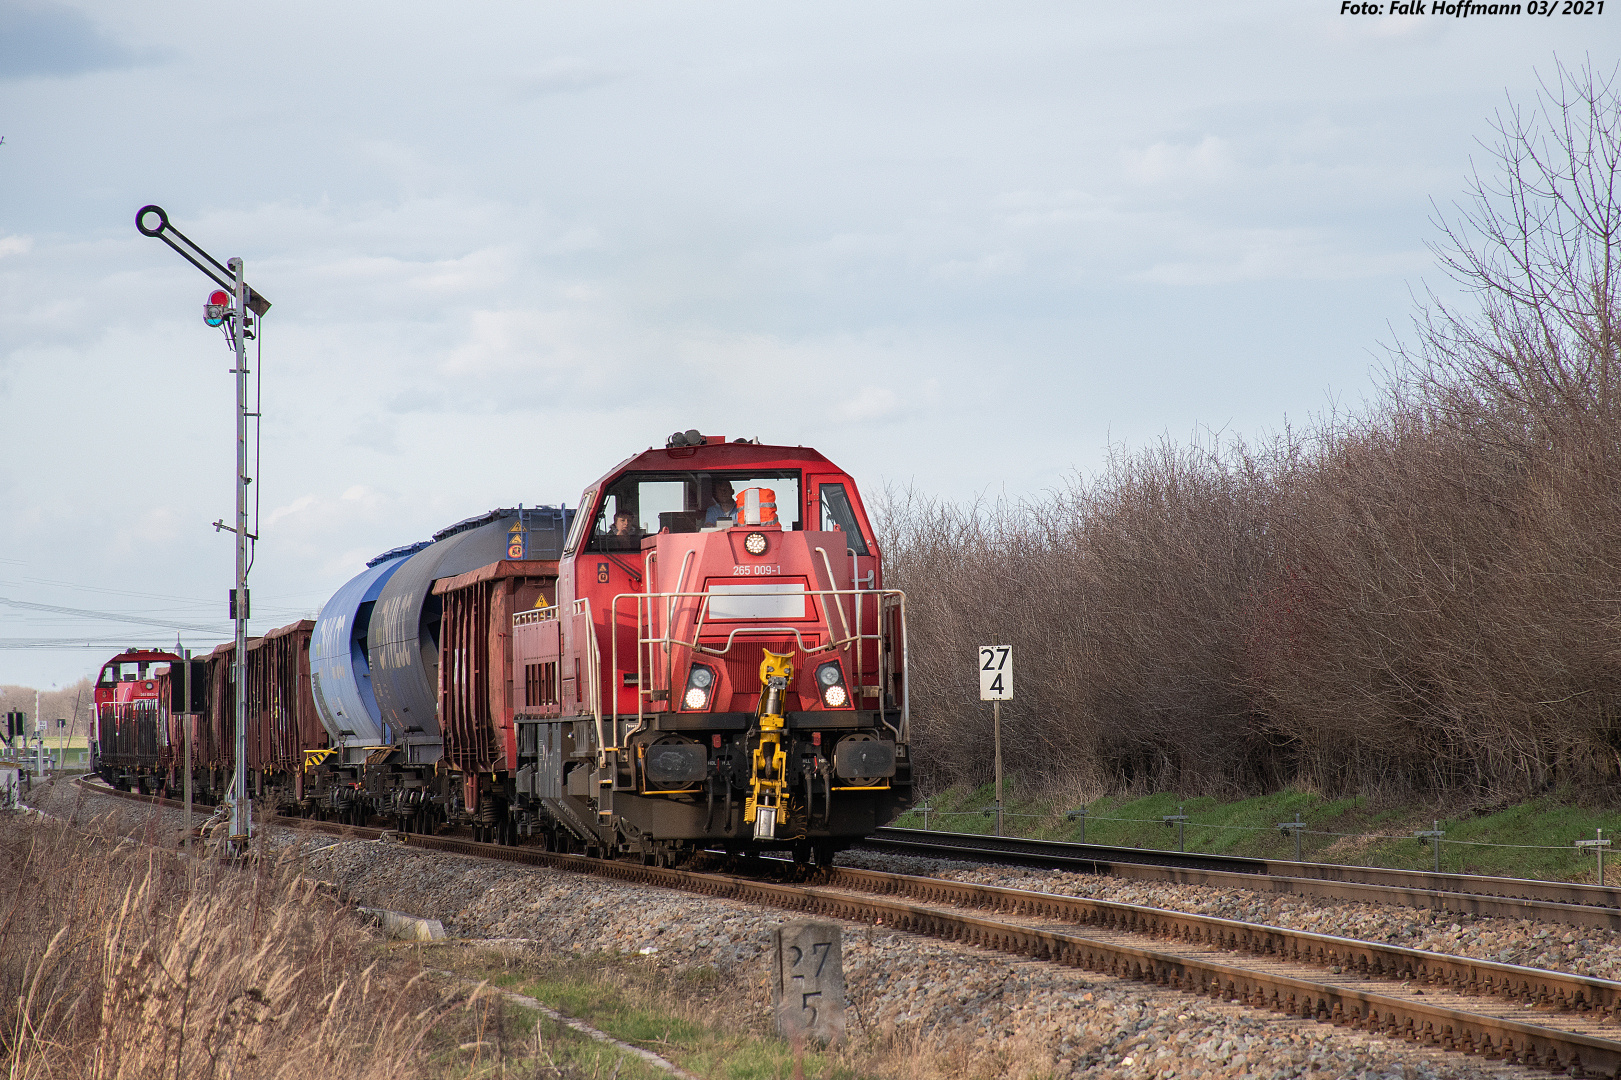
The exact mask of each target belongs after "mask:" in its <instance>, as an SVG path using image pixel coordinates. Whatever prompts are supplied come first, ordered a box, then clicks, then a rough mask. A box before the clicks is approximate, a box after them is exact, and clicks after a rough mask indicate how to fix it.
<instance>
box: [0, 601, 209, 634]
mask: <svg viewBox="0 0 1621 1080" xmlns="http://www.w3.org/2000/svg"><path fill="white" fill-rule="evenodd" d="M0 604H4V605H5V606H7V607H14V608H24V609H26V610H28V611H48V612H51V613H52V614H54V615H72V616H75V617H77V618H80V619H104V620H107V621H109V622H127V623H135V624H137V625H140V626H161V627H163V628H165V629H167V630H189V631H191V632H192V633H195V634H218V633H219V632H220V628H219V627H218V626H193V625H191V624H189V623H181V622H175V621H174V620H172V619H149V618H147V617H145V616H143V615H125V614H123V613H121V612H116V611H86V610H85V609H83V608H70V607H61V606H59V605H57V604H34V603H30V602H29V601H27V600H9V599H7V598H6V597H3V596H0Z"/></svg>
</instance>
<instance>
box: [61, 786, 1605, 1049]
mask: <svg viewBox="0 0 1621 1080" xmlns="http://www.w3.org/2000/svg"><path fill="white" fill-rule="evenodd" d="M33 801H34V802H35V804H36V805H38V806H40V807H41V808H42V809H45V810H46V811H48V812H50V813H53V814H56V815H58V816H68V815H69V814H73V813H75V811H77V814H78V816H79V818H80V819H81V820H83V819H85V818H87V817H88V816H90V815H91V813H94V812H104V810H103V808H104V807H106V806H107V805H108V804H110V805H111V807H112V808H113V810H114V811H115V812H122V813H128V812H129V811H130V810H135V811H137V812H138V813H143V814H150V815H151V817H150V820H151V821H152V822H153V823H154V824H153V825H152V827H151V831H150V832H149V833H148V835H149V836H152V837H153V838H155V839H159V838H162V837H164V836H167V837H170V838H172V837H173V836H174V835H176V834H177V833H178V830H179V825H180V812H179V811H174V810H167V809H160V810H157V811H155V812H153V811H146V810H143V809H142V808H139V807H134V806H133V804H130V803H128V802H123V801H116V800H109V799H106V798H105V797H103V796H89V797H86V798H85V799H84V800H83V803H82V805H79V803H80V800H79V798H78V795H77V792H76V790H75V789H73V788H72V787H70V786H69V785H67V784H65V783H59V784H55V785H50V786H45V787H41V788H38V789H36V793H35V796H34V800H33ZM308 846H309V848H310V852H309V855H308V858H309V860H310V869H311V873H312V874H313V875H315V876H317V877H320V878H323V879H326V880H330V881H332V882H335V883H337V884H338V885H340V886H341V887H342V888H343V889H344V890H345V892H346V893H347V895H348V896H349V897H351V898H352V900H353V902H354V903H356V904H362V905H367V906H372V907H382V908H389V909H392V910H396V911H402V912H405V913H407V914H411V915H416V916H419V917H422V918H437V919H439V920H441V921H442V922H443V923H444V926H445V929H446V930H447V931H448V932H449V933H450V934H451V935H452V936H453V937H459V938H466V939H479V940H484V941H490V940H496V941H503V942H508V943H522V944H523V945H524V946H525V947H528V948H535V949H539V950H542V951H545V952H552V953H556V954H565V955H574V956H593V955H601V954H621V955H630V956H638V957H643V958H645V959H644V960H641V961H639V962H644V963H650V964H655V965H657V966H659V967H661V968H664V969H666V970H668V971H671V972H681V971H684V970H692V969H701V968H709V969H712V970H714V971H715V972H718V973H719V974H720V975H721V976H722V977H723V978H724V979H725V980H726V981H727V982H728V983H730V984H731V985H733V986H735V987H736V988H737V992H738V993H739V994H749V995H753V996H754V997H755V998H756V999H757V1000H758V1002H759V1007H760V1009H761V1012H762V1015H763V1014H764V1013H765V1011H766V1009H767V1007H768V994H769V989H768V987H769V978H770V969H771V964H770V942H771V934H772V930H773V929H774V928H775V927H776V926H778V925H780V924H781V923H783V922H784V921H786V920H787V919H789V918H792V917H793V916H791V915H789V914H787V913H784V912H781V911H778V910H775V909H769V908H760V907H755V906H752V905H748V904H741V903H737V902H733V901H724V900H716V899H712V898H708V897H699V896H695V895H691V894H686V893H680V892H672V891H667V890H662V889H653V888H647V887H642V886H633V885H626V884H621V883H617V882H610V881H606V880H603V879H600V878H590V877H585V876H582V875H579V874H572V873H566V872H558V871H551V870H547V869H543V868H534V867H522V866H515V865H512V864H508V863H497V862H484V861H480V860H477V859H471V858H464V857H459V856H453V855H446V854H441V853H436V852H424V851H414V850H411V849H409V848H407V847H405V846H403V845H399V844H388V843H375V842H373V843H368V842H360V841H334V840H332V839H331V838H321V837H315V838H313V839H309V840H308ZM840 861H841V862H847V863H848V864H850V865H864V866H870V867H872V868H874V869H890V870H905V871H907V872H913V873H918V872H922V873H933V874H937V875H938V876H942V877H951V878H955V879H958V880H965V881H976V882H983V883H986V884H997V885H1009V886H1013V887H1017V888H1028V889H1045V890H1048V891H1064V892H1071V893H1074V894H1077V895H1086V896H1097V897H1100V898H1103V899H1111V900H1121V901H1124V902H1128V903H1140V904H1150V905H1152V906H1158V907H1173V908H1177V909H1179V910H1186V911H1196V912H1205V913H1210V914H1217V915H1222V916H1226V917H1230V918H1249V919H1260V920H1263V921H1267V922H1272V923H1276V924H1280V925H1289V926H1300V927H1302V928H1305V929H1312V930H1319V931H1322V932H1326V933H1342V934H1346V935H1347V936H1355V937H1367V938H1373V939H1376V940H1393V941H1399V942H1401V943H1402V944H1407V945H1411V946H1413V947H1418V948H1431V947H1435V948H1440V949H1442V950H1443V951H1447V952H1454V953H1466V954H1469V955H1485V953H1484V952H1481V953H1475V952H1473V951H1472V950H1473V949H1475V948H1480V949H1490V950H1493V954H1492V957H1491V958H1492V959H1496V958H1497V954H1498V953H1505V952H1506V953H1509V954H1510V955H1511V957H1512V960H1513V962H1516V963H1525V962H1528V960H1530V959H1532V958H1535V957H1539V956H1544V955H1546V956H1552V955H1555V954H1558V955H1567V954H1569V955H1572V956H1574V957H1575V958H1576V959H1575V960H1573V961H1572V962H1573V963H1575V962H1586V963H1589V964H1593V963H1596V962H1599V961H1600V959H1601V957H1602V962H1603V963H1605V964H1610V963H1613V962H1615V961H1616V960H1617V959H1621V950H1617V949H1616V947H1615V945H1614V943H1613V942H1611V941H1610V940H1609V938H1610V937H1611V936H1612V935H1607V934H1605V935H1594V934H1583V935H1580V936H1575V935H1569V934H1567V933H1566V932H1565V930H1564V929H1562V928H1561V929H1558V930H1553V931H1551V935H1550V936H1549V937H1542V938H1538V937H1535V935H1536V934H1539V933H1544V932H1547V931H1549V928H1547V927H1542V926H1538V925H1536V924H1522V923H1505V924H1504V925H1503V926H1502V927H1495V926H1491V927H1489V926H1487V925H1486V924H1487V922H1488V920H1480V922H1479V923H1478V924H1476V925H1472V926H1469V927H1467V928H1465V927H1462V926H1456V927H1455V926H1452V925H1450V924H1432V923H1430V922H1429V919H1428V915H1427V914H1418V913H1414V912H1411V911H1407V910H1405V909H1393V908H1381V907H1377V906H1374V905H1368V904H1331V903H1327V902H1318V901H1312V900H1302V899H1298V898H1274V897H1271V896H1266V897H1261V896H1259V895H1256V894H1248V893H1243V892H1241V891H1239V890H1229V889H1210V888H1200V887H1192V886H1179V885H1171V884H1160V883H1148V882H1124V881H1117V880H1113V879H1108V878H1095V877H1089V876H1086V875H1078V874H1058V873H1046V872H1041V871H1021V870H1004V869H987V868H985V867H982V866H969V865H967V864H960V863H959V864H948V863H943V862H941V861H940V860H932V859H931V860H921V859H908V858H902V857H894V856H887V855H886V856H875V855H870V854H866V853H859V852H849V853H846V854H845V855H843V856H841V857H840ZM843 925H844V962H845V974H846V982H847V985H848V988H849V1002H848V1006H847V1009H848V1011H847V1018H848V1026H849V1031H850V1034H851V1037H852V1040H853V1041H855V1042H856V1043H858V1044H861V1043H863V1041H870V1045H882V1044H883V1043H885V1041H886V1040H894V1041H895V1042H894V1045H899V1046H902V1047H906V1046H911V1047H914V1048H915V1054H914V1055H913V1060H912V1061H911V1062H910V1063H909V1064H908V1066H907V1073H908V1075H931V1074H932V1075H968V1074H981V1075H1003V1076H1028V1077H1035V1076H1075V1077H1079V1076H1087V1077H1093V1076H1101V1077H1110V1078H1114V1077H1119V1078H1128V1077H1129V1078H1133V1080H1138V1078H1143V1080H1146V1078H1149V1077H1210V1078H1223V1080H1225V1078H1238V1077H1266V1078H1284V1077H1358V1078H1363V1080H1375V1078H1377V1080H1414V1078H1430V1077H1437V1078H1439V1077H1460V1078H1461V1077H1510V1076H1529V1075H1539V1076H1541V1075H1546V1074H1543V1073H1536V1074H1532V1073H1529V1072H1527V1071H1525V1070H1521V1069H1517V1068H1514V1067H1510V1066H1506V1065H1502V1064H1500V1063H1494V1062H1487V1061H1482V1060H1480V1059H1477V1058H1472V1057H1468V1056H1465V1055H1462V1054H1455V1053H1446V1052H1442V1051H1435V1050H1426V1049H1420V1048H1418V1047H1415V1046H1410V1045H1408V1044H1405V1043H1400V1042H1397V1041H1395V1040H1391V1039H1386V1038H1383V1037H1380V1036H1374V1035H1368V1034H1364V1033H1360V1032H1353V1031H1349V1030H1343V1029H1338V1028H1334V1027H1332V1026H1329V1025H1326V1024H1317V1023H1313V1022H1310V1021H1304V1020H1297V1019H1284V1018H1280V1017H1279V1016H1277V1015H1276V1014H1272V1013H1265V1012H1261V1011H1257V1010H1252V1009H1247V1008H1244V1007H1242V1006H1235V1005H1227V1004H1218V1003H1214V1002H1211V1001H1209V1000H1208V999H1203V998H1194V997H1191V996H1188V995H1183V994H1179V993H1175V992H1172V991H1167V990H1160V989H1157V988H1151V987H1145V986H1142V985H1140V984H1137V983H1132V982H1126V981H1121V980H1115V979H1109V978H1104V977H1099V976H1096V975H1092V974H1090V973H1086V972H1077V971H1073V970H1071V969H1068V968H1061V967H1057V966H1055V965H1050V964H1044V963H1039V962H1034V961H1026V960H1018V959H1013V958H1009V957H1005V956H1002V955H999V954H995V953H988V952H984V951H981V950H978V949H975V948H972V947H969V946H963V945H957V944H954V943H948V942H940V941H934V940H931V939H928V938H920V937H916V936H913V935H910V934H904V933H898V932H895V931H891V930H888V929H886V928H884V927H882V926H878V927H872V926H867V925H865V924H857V923H845V924H843ZM1595 936H1598V937H1602V938H1603V939H1604V940H1603V942H1602V947H1601V948H1599V949H1597V950H1595V949H1594V948H1590V947H1588V946H1587V944H1586V942H1584V941H1583V940H1582V939H1583V938H1591V937H1595ZM1567 937H1568V938H1573V940H1569V941H1567V940H1565V939H1566V938H1567ZM1611 952H1615V953H1616V954H1617V955H1616V956H1614V957H1612V956H1611V955H1610V953H1611ZM1578 970H1579V969H1578ZM1605 970H1611V969H1610V968H1608V967H1606V968H1605Z"/></svg>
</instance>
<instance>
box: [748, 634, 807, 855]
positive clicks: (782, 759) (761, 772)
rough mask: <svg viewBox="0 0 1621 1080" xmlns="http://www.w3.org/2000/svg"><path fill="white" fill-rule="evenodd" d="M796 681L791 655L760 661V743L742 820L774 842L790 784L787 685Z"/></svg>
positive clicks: (756, 833)
mask: <svg viewBox="0 0 1621 1080" xmlns="http://www.w3.org/2000/svg"><path fill="white" fill-rule="evenodd" d="M793 678H794V658H793V654H792V653H783V654H778V653H774V652H770V651H767V652H766V654H765V659H763V660H761V661H760V708H759V712H758V714H757V715H758V720H759V725H758V726H759V732H760V742H759V745H758V746H756V747H755V748H754V768H753V772H752V775H751V776H750V778H749V796H748V798H747V799H746V800H744V803H743V820H744V821H748V822H753V823H754V838H755V839H756V840H771V839H774V838H775V837H776V835H777V819H778V818H779V817H780V816H781V814H782V810H783V795H784V793H785V792H786V790H787V787H788V782H787V779H786V777H785V773H786V772H787V768H788V755H787V753H786V752H785V751H784V750H783V748H782V729H783V725H784V724H785V723H786V721H784V720H783V718H782V709H783V703H784V702H785V701H786V700H787V698H788V684H789V683H790V682H792V681H793Z"/></svg>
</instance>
